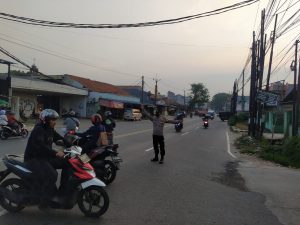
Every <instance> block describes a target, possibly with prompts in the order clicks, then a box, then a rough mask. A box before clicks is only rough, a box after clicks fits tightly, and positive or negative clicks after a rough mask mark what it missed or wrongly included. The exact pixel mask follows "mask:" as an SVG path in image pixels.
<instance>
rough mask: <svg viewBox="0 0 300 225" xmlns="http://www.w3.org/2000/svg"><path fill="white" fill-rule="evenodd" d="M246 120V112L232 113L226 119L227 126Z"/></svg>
mask: <svg viewBox="0 0 300 225" xmlns="http://www.w3.org/2000/svg"><path fill="white" fill-rule="evenodd" d="M247 120H248V114H247V113H239V114H238V115H233V116H231V117H230V118H229V120H228V122H227V123H228V125H229V126H234V125H236V124H237V123H241V122H245V121H247Z"/></svg>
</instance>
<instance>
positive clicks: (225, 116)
mask: <svg viewBox="0 0 300 225" xmlns="http://www.w3.org/2000/svg"><path fill="white" fill-rule="evenodd" d="M232 115H233V114H232V112H225V111H224V112H219V118H220V119H221V120H222V121H224V120H228V119H229V118H230V117H231V116H232Z"/></svg>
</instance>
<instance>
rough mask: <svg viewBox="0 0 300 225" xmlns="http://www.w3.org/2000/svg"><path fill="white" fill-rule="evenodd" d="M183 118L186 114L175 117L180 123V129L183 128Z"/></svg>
mask: <svg viewBox="0 0 300 225" xmlns="http://www.w3.org/2000/svg"><path fill="white" fill-rule="evenodd" d="M183 118H184V114H183V113H178V114H177V115H176V117H175V120H177V121H179V122H180V129H182V128H183Z"/></svg>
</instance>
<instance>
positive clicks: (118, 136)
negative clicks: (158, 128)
mask: <svg viewBox="0 0 300 225" xmlns="http://www.w3.org/2000/svg"><path fill="white" fill-rule="evenodd" d="M170 126H172V125H166V126H165V127H170ZM152 130H153V128H151V129H146V130H139V131H135V132H131V133H127V134H121V135H116V136H114V138H123V137H128V136H131V135H135V134H142V133H146V132H149V131H152Z"/></svg>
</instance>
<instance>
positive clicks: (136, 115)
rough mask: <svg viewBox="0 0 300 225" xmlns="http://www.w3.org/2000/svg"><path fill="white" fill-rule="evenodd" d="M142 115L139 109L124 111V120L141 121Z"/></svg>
mask: <svg viewBox="0 0 300 225" xmlns="http://www.w3.org/2000/svg"><path fill="white" fill-rule="evenodd" d="M141 118H142V113H141V111H140V110H139V109H125V111H124V120H141Z"/></svg>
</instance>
